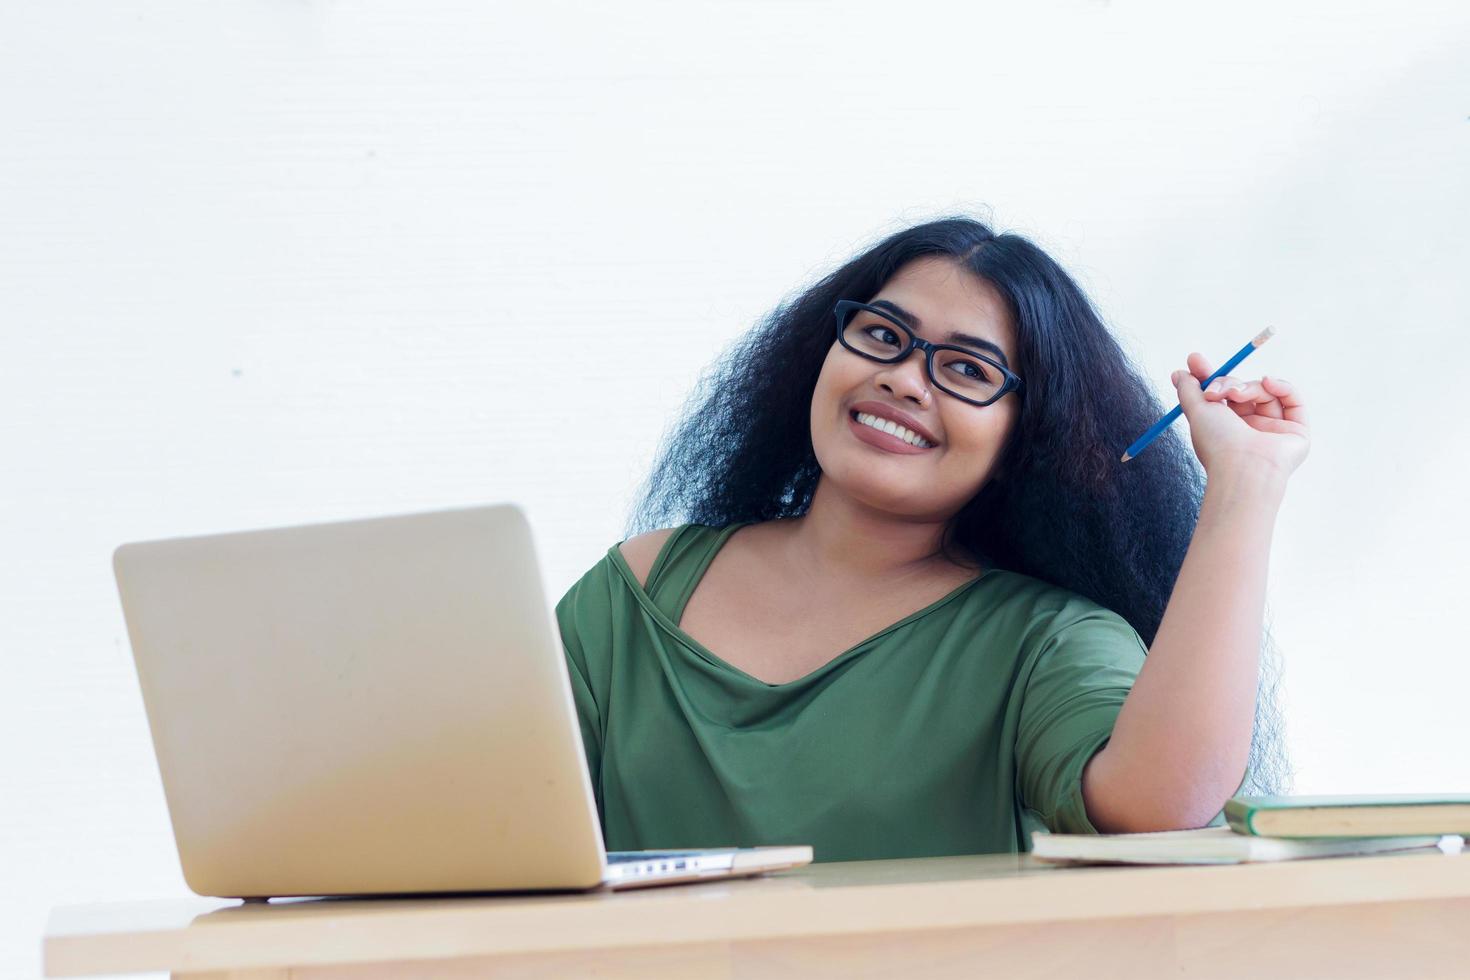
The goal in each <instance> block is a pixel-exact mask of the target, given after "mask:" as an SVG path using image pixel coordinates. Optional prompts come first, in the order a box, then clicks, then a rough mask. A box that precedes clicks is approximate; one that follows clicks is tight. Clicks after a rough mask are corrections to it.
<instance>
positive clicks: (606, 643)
mask: <svg viewBox="0 0 1470 980" xmlns="http://www.w3.org/2000/svg"><path fill="white" fill-rule="evenodd" d="M742 526H744V525H743V524H732V525H729V526H726V527H723V528H715V527H707V526H703V525H698V524H687V525H685V526H683V527H681V528H678V529H676V530H675V531H674V533H673V534H671V535H670V536H669V538H668V539H667V540H666V541H665V542H664V545H663V548H662V549H661V550H660V552H659V554H658V557H657V558H656V559H655V561H654V563H653V566H652V568H651V569H650V570H649V573H648V581H647V583H646V585H645V586H644V587H640V586H639V585H638V579H637V576H635V575H634V573H633V571H632V570H631V569H630V568H629V567H628V564H627V562H626V561H625V560H624V559H623V556H622V553H621V552H620V551H619V549H618V547H617V545H614V546H613V547H611V548H609V549H608V551H607V554H606V556H604V557H603V558H602V560H601V561H599V562H598V563H597V564H596V565H594V566H593V567H592V568H591V569H590V570H589V571H588V572H587V573H586V574H585V575H583V576H582V578H581V579H580V580H578V581H577V583H576V584H575V585H573V586H572V587H571V588H570V589H569V590H568V591H567V593H566V594H565V595H564V596H563V597H562V599H561V601H560V602H558V603H557V606H556V616H557V621H558V624H559V626H560V629H561V635H562V640H563V643H564V646H565V648H566V654H567V660H568V664H569V673H570V675H571V681H572V692H573V697H574V699H575V701H576V706H577V715H578V718H579V720H580V723H581V729H582V740H583V743H584V745H585V747H586V751H587V763H588V768H589V770H590V772H591V774H592V783H593V789H594V792H595V794H596V799H597V810H598V814H599V816H600V818H601V820H602V825H603V833H604V838H605V840H606V844H607V848H608V849H609V850H640V849H669V848H693V847H726V846H736V845H738V846H753V845H758V844H810V845H812V847H813V851H814V854H815V859H816V860H818V861H849V860H862V859H869V858H898V857H922V856H930V855H942V854H974V853H990V852H1000V853H1016V852H1022V851H1027V850H1029V849H1030V831H1031V830H1034V829H1038V828H1041V827H1046V828H1049V829H1051V830H1054V831H1057V832H1061V833H1097V830H1096V829H1095V828H1094V827H1093V826H1092V824H1091V823H1090V822H1089V821H1088V818H1087V812H1086V809H1085V808H1084V806H1083V802H1082V767H1083V766H1084V765H1085V764H1086V763H1087V760H1088V759H1089V758H1091V756H1092V755H1093V754H1094V753H1095V752H1097V750H1098V749H1100V748H1102V746H1103V745H1104V744H1105V743H1106V742H1107V740H1108V738H1109V736H1110V735H1111V734H1112V730H1113V723H1114V721H1115V719H1116V718H1117V716H1118V712H1119V710H1120V709H1121V708H1122V706H1123V699H1124V697H1125V696H1126V695H1127V694H1128V691H1129V688H1130V687H1131V686H1132V684H1133V679H1134V678H1135V677H1136V676H1137V674H1138V671H1139V670H1140V668H1142V666H1143V660H1144V655H1145V654H1146V652H1147V649H1146V648H1145V646H1144V644H1143V642H1142V640H1141V639H1140V638H1139V636H1138V633H1137V632H1136V631H1135V630H1134V629H1133V628H1132V627H1131V626H1129V625H1128V623H1127V621H1126V620H1124V619H1123V618H1122V617H1121V616H1119V615H1117V614H1116V613H1114V612H1111V611H1110V610H1108V609H1106V608H1104V607H1102V606H1100V605H1098V604H1096V603H1094V602H1091V601H1089V600H1087V599H1085V598H1083V597H1081V596H1079V595H1077V594H1075V593H1072V592H1069V591H1067V590H1064V589H1060V588H1057V587H1055V586H1052V585H1049V584H1047V583H1045V582H1042V581H1040V580H1038V579H1035V578H1032V577H1029V576H1026V575H1021V574H1018V573H1015V572H1009V571H1003V570H999V569H992V570H990V571H987V572H986V573H985V574H983V575H981V576H980V577H978V578H975V579H972V580H971V581H970V582H968V583H966V584H964V585H962V586H960V587H959V588H957V589H955V590H954V591H952V592H950V593H949V594H948V595H946V596H945V597H944V598H942V599H939V600H938V601H936V602H933V603H930V604H929V605H928V606H925V607H924V608H923V609H920V610H918V611H917V612H914V613H912V614H910V615H908V616H905V617H904V618H903V619H900V620H899V621H898V622H896V623H894V624H893V625H891V626H888V627H886V628H884V629H882V630H879V631H878V632H877V633H875V634H873V635H872V636H870V637H868V638H867V639H866V640H863V641H862V642H861V643H858V644H857V645H856V646H853V647H851V648H850V649H848V650H845V651H843V652H842V653H841V654H839V655H838V656H836V657H835V658H833V659H832V660H831V661H830V662H828V663H827V664H825V665H823V666H822V667H819V668H817V669H816V670H815V671H813V672H811V673H810V674H808V675H806V676H805V677H802V678H799V679H797V680H794V681H790V682H788V683H785V684H768V683H766V682H764V681H761V680H757V679H756V678H754V677H752V676H751V675H749V674H747V673H745V672H744V671H742V670H740V669H738V668H736V667H734V666H732V665H730V664H728V663H726V662H725V661H723V660H721V659H720V657H719V655H718V654H717V653H715V652H713V651H710V650H707V649H705V647H704V646H702V645H701V644H700V643H699V642H698V641H697V640H695V639H694V638H693V637H691V636H689V635H688V634H686V633H684V632H683V631H682V630H680V629H679V625H678V624H679V620H680V618H681V616H682V614H683V611H684V606H685V604H686V603H687V602H688V601H689V597H690V595H692V594H693V592H694V588H695V586H696V585H697V584H698V583H699V579H700V577H701V576H702V575H703V574H704V571H705V569H706V568H707V567H708V566H709V564H710V562H711V560H713V558H714V556H715V553H716V552H718V551H719V549H720V547H721V546H722V545H723V544H724V543H725V541H726V539H728V538H729V536H730V535H731V534H732V533H733V532H734V531H735V530H737V529H738V528H740V527H742ZM1219 820H1220V818H1219V817H1217V820H1216V821H1214V822H1216V823H1218V822H1219Z"/></svg>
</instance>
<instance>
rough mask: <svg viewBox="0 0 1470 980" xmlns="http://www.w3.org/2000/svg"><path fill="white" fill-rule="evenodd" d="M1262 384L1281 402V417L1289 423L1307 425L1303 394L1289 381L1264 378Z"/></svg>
mask: <svg viewBox="0 0 1470 980" xmlns="http://www.w3.org/2000/svg"><path fill="white" fill-rule="evenodd" d="M1261 384H1262V385H1264V386H1265V388H1266V390H1267V391H1269V392H1270V393H1271V394H1272V395H1274V396H1275V397H1276V398H1277V400H1278V401H1280V402H1281V417H1282V418H1284V419H1286V420H1287V421H1288V422H1300V423H1301V424H1303V425H1306V424H1307V406H1306V403H1305V402H1303V401H1302V393H1301V392H1300V391H1297V389H1296V387H1295V386H1294V385H1292V384H1291V382H1289V381H1283V380H1281V379H1280V378H1269V377H1267V378H1262V379H1261Z"/></svg>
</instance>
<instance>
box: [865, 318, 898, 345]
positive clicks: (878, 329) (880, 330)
mask: <svg viewBox="0 0 1470 980" xmlns="http://www.w3.org/2000/svg"><path fill="white" fill-rule="evenodd" d="M863 333H865V334H867V335H868V336H869V337H872V338H873V339H874V340H876V341H878V342H879V343H881V344H892V345H893V346H895V347H897V346H898V331H897V330H894V329H893V328H892V327H885V326H882V325H881V324H874V325H873V326H871V327H864V328H863Z"/></svg>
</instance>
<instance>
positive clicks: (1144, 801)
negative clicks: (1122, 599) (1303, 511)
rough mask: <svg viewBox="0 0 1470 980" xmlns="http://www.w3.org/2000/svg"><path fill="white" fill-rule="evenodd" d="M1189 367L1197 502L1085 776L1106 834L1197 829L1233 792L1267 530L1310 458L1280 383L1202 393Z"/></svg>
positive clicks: (1187, 400)
mask: <svg viewBox="0 0 1470 980" xmlns="http://www.w3.org/2000/svg"><path fill="white" fill-rule="evenodd" d="M1188 364H1189V369H1188V371H1176V372H1175V374H1174V384H1175V387H1176V388H1177V389H1178V392H1179V403H1180V406H1181V407H1182V408H1183V410H1184V415H1185V417H1186V419H1187V420H1188V422H1189V432H1190V438H1191V440H1192V441H1193V443H1194V449H1195V453H1196V455H1198V456H1199V458H1200V461H1201V462H1202V463H1203V464H1204V467H1205V473H1206V475H1207V482H1206V484H1205V495H1204V500H1203V501H1202V502H1201V505H1200V515H1199V521H1198V523H1197V524H1196V525H1195V530H1194V535H1193V537H1192V538H1191V540H1190V543H1189V549H1188V551H1187V552H1186V553H1185V556H1184V564H1183V565H1182V566H1181V567H1180V569H1179V577H1178V579H1177V580H1176V581H1175V583H1174V590H1173V592H1172V593H1171V594H1170V596H1169V604H1168V606H1167V607H1166V608H1165V610H1164V616H1163V619H1162V621H1161V622H1160V623H1159V629H1158V632H1157V633H1156V634H1155V636H1154V642H1153V645H1152V646H1151V647H1149V651H1148V657H1147V658H1146V659H1145V661H1144V665H1143V668H1142V669H1141V670H1140V671H1139V674H1138V677H1137V678H1136V679H1135V680H1134V682H1133V687H1132V689H1131V690H1130V691H1129V693H1128V697H1127V699H1126V700H1125V701H1124V702H1123V707H1122V710H1121V711H1120V713H1119V715H1118V719H1117V722H1116V723H1115V724H1114V726H1113V734H1112V737H1111V738H1110V739H1109V741H1108V743H1107V745H1105V746H1104V747H1103V749H1102V750H1101V751H1100V752H1098V753H1097V754H1096V755H1095V756H1093V757H1092V759H1091V760H1090V761H1089V762H1088V764H1087V766H1086V768H1085V769H1084V770H1083V773H1082V797H1083V801H1084V804H1085V805H1086V808H1087V816H1088V819H1089V820H1090V821H1091V823H1092V824H1093V826H1094V827H1096V828H1097V829H1098V830H1099V831H1102V832H1103V833H1138V832H1143V831H1151V830H1172V829H1180V828H1186V827H1201V826H1204V825H1205V824H1206V823H1208V822H1209V820H1210V818H1211V817H1213V816H1214V815H1215V814H1216V813H1218V812H1219V811H1220V809H1221V808H1222V807H1223V806H1224V805H1225V801H1226V800H1227V799H1229V798H1230V795H1231V794H1232V793H1234V792H1235V790H1236V789H1237V788H1239V786H1240V784H1241V780H1242V777H1243V776H1244V774H1245V768H1246V761H1247V759H1248V758H1249V756H1250V746H1251V733H1252V728H1253V726H1254V723H1255V714H1256V691H1257V685H1258V672H1259V670H1260V651H1261V626H1262V619H1263V617H1264V613H1265V603H1266V567H1267V563H1268V561H1269V559H1270V553H1271V533H1272V530H1273V528H1274V525H1275V523H1276V514H1277V512H1278V510H1279V509H1280V507H1281V501H1282V498H1283V496H1284V494H1285V492H1286V481H1287V478H1288V477H1289V476H1290V475H1291V473H1292V471H1293V470H1295V469H1296V467H1297V466H1299V465H1300V464H1301V462H1302V460H1303V459H1305V458H1306V455H1307V450H1308V444H1309V434H1308V429H1307V416H1306V408H1305V406H1304V405H1303V402H1302V399H1301V396H1300V394H1299V393H1298V392H1297V391H1296V390H1295V389H1294V388H1293V387H1292V386H1291V385H1290V384H1288V383H1287V382H1284V381H1281V380H1280V379H1279V378H1278V379H1270V378H1263V379H1262V380H1261V381H1249V382H1242V381H1238V380H1236V379H1234V378H1230V377H1226V378H1221V379H1220V380H1219V381H1218V382H1216V383H1215V384H1213V385H1211V388H1210V390H1209V391H1208V392H1202V391H1201V390H1200V387H1199V382H1200V381H1201V380H1202V379H1203V378H1206V377H1208V376H1209V375H1210V373H1211V369H1210V366H1209V364H1208V362H1206V361H1205V359H1204V358H1203V356H1201V355H1200V354H1198V353H1193V354H1190V356H1189V360H1188ZM1231 389H1233V390H1231ZM1123 465H1127V464H1126V463H1125V464H1123Z"/></svg>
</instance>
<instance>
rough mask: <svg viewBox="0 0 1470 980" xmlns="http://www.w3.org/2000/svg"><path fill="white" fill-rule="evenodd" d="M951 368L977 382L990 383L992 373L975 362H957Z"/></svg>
mask: <svg viewBox="0 0 1470 980" xmlns="http://www.w3.org/2000/svg"><path fill="white" fill-rule="evenodd" d="M950 367H952V368H954V369H955V370H956V371H958V372H959V373H960V374H963V375H964V376H965V377H967V378H971V379H973V380H975V381H989V380H990V373H989V372H988V371H986V370H985V369H984V368H982V367H981V366H980V365H978V364H976V363H975V362H974V361H955V362H954V363H953V364H951V365H950Z"/></svg>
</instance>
